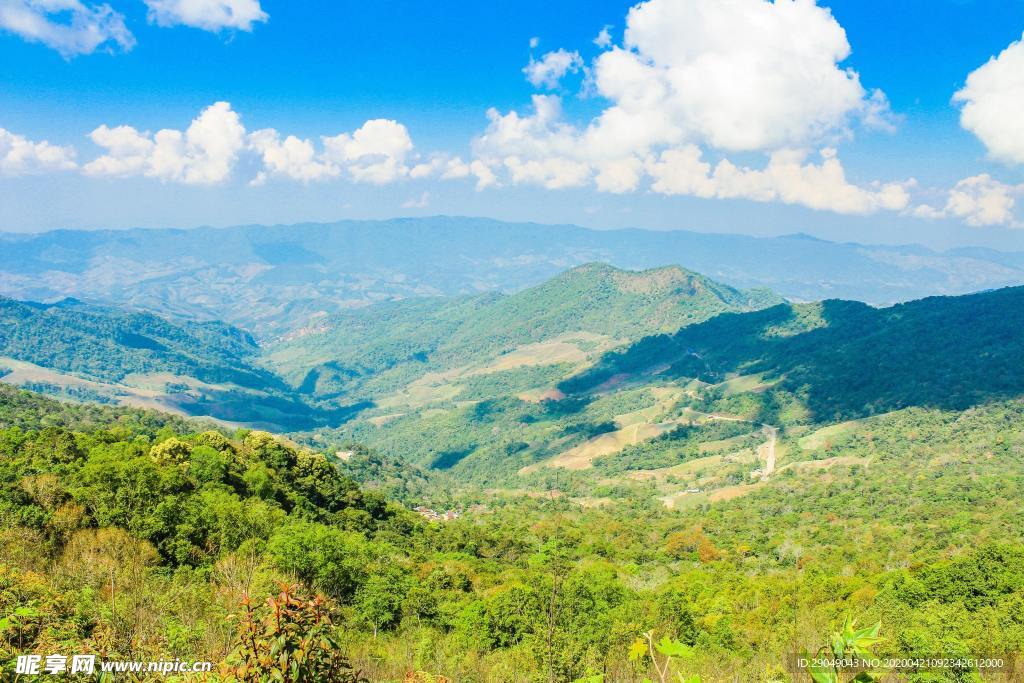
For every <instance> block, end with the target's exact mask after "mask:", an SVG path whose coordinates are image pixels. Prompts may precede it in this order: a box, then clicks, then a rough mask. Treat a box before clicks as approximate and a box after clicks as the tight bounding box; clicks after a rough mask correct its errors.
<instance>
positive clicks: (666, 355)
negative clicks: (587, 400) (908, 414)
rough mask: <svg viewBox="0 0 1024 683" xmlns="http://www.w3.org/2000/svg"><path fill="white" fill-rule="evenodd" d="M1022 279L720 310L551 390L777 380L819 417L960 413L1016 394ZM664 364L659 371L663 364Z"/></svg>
mask: <svg viewBox="0 0 1024 683" xmlns="http://www.w3.org/2000/svg"><path fill="white" fill-rule="evenodd" d="M1022 352H1024V288H1019V287H1018V288H1007V289H1001V290H997V291H993V292H985V293H981V294H975V295H970V296H961V297H931V298H928V299H922V300H919V301H913V302H910V303H906V304H900V305H897V306H893V307H890V308H883V309H876V308H871V307H870V306H867V305H866V304H862V303H857V302H850V301H838V300H831V301H824V302H821V303H816V304H797V305H788V304H786V305H780V306H774V307H772V308H769V309H765V310H763V311H757V312H754V313H739V314H735V313H725V314H722V315H719V316H717V317H715V318H713V319H711V320H709V321H707V322H704V323H701V324H699V325H694V326H691V327H686V328H683V329H681V330H680V331H679V332H677V333H675V334H672V335H657V336H653V337H647V338H645V339H642V340H641V341H639V342H637V343H636V344H634V345H632V346H630V347H628V348H627V349H625V350H623V351H621V352H613V353H610V354H608V355H606V356H605V357H604V358H603V359H602V360H601V361H600V362H599V363H598V364H597V365H596V366H595V367H594V368H593V369H591V370H589V371H586V372H584V373H583V374H581V375H577V376H575V377H572V378H569V379H568V380H566V381H565V382H563V383H562V384H561V385H560V386H559V388H560V389H561V390H562V391H563V392H565V393H566V394H570V395H575V396H579V395H580V394H584V393H586V392H589V391H592V390H593V389H594V388H596V387H597V386H599V385H600V384H601V383H602V382H605V381H606V380H607V379H609V378H610V377H613V376H615V375H618V374H623V373H625V374H630V375H636V374H642V373H645V372H650V371H652V370H654V369H659V370H661V372H660V374H659V376H660V377H669V378H674V379H683V378H697V379H701V380H703V381H706V382H712V383H714V382H719V381H722V380H723V379H725V377H726V376H727V375H728V374H729V373H740V374H753V373H763V374H764V375H765V376H766V377H770V378H782V379H781V382H780V383H779V384H778V385H777V387H778V388H779V389H782V390H785V391H788V392H791V393H793V394H796V395H798V396H799V397H800V398H801V399H802V400H803V402H804V403H805V404H806V406H807V407H808V408H809V409H810V410H811V411H812V413H813V415H814V419H815V420H816V421H819V422H825V421H831V420H839V419H850V418H855V417H863V416H865V415H871V414H876V413H881V412H886V411H890V410H897V409H900V408H905V407H909V406H922V407H935V408H944V409H953V410H962V409H965V408H968V407H970V406H972V405H977V404H980V403H984V402H986V401H990V400H998V399H1006V398H1012V397H1017V396H1021V395H1024V363H1022V362H1021V358H1022V357H1024V356H1022ZM666 366H667V370H666V369H664V368H665V367H666Z"/></svg>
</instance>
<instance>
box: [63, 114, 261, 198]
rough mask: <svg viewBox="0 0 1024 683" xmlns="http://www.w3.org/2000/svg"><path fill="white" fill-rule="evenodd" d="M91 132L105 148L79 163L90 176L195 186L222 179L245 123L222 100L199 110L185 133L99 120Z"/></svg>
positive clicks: (237, 149) (241, 142)
mask: <svg viewBox="0 0 1024 683" xmlns="http://www.w3.org/2000/svg"><path fill="white" fill-rule="evenodd" d="M90 137H91V138H92V141H93V142H95V143H96V144H97V145H98V146H100V147H103V148H105V149H106V150H107V152H106V154H104V155H102V156H100V157H98V158H97V159H94V160H93V161H91V162H89V163H88V164H86V165H85V166H84V167H83V170H84V171H85V173H87V174H89V175H113V176H131V175H145V176H147V177H151V178H159V179H161V180H164V181H173V182H180V183H186V184H194V185H208V184H214V183H219V182H222V181H223V180H226V179H227V178H228V176H229V175H230V174H231V170H232V169H233V168H234V165H235V162H236V160H237V159H238V155H239V153H240V152H241V151H242V150H243V149H244V148H245V145H246V140H245V128H244V127H243V126H242V123H241V121H240V119H239V117H238V114H236V113H235V112H234V111H232V109H231V105H230V104H228V103H227V102H217V103H216V104H213V105H211V106H209V107H207V108H206V109H204V110H203V112H202V113H201V114H200V115H199V116H198V117H196V119H195V120H193V121H192V123H191V125H189V127H188V128H187V129H186V130H185V131H184V132H183V131H180V130H172V129H164V130H160V131H157V132H156V133H155V134H150V133H149V132H139V131H138V130H136V129H135V128H132V127H131V126H118V127H116V128H109V127H108V126H105V125H104V126H100V127H99V128H97V129H96V130H94V131H93V132H92V133H91V134H90Z"/></svg>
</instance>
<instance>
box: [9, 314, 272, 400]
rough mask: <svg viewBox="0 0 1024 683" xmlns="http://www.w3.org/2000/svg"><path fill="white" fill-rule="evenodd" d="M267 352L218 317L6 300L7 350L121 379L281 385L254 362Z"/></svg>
mask: <svg viewBox="0 0 1024 683" xmlns="http://www.w3.org/2000/svg"><path fill="white" fill-rule="evenodd" d="M258 352H259V347H257V345H256V342H255V341H254V340H253V338H252V337H251V336H250V335H249V334H248V333H246V332H244V331H242V330H240V329H238V328H236V327H232V326H230V325H225V324H223V323H217V322H204V323H192V322H182V321H177V322H172V321H169V320H166V319H164V318H160V317H157V316H155V315H153V314H151V313H140V312H129V311H123V310H119V309H116V308H111V307H108V306H92V305H88V304H83V303H81V302H79V301H75V300H73V299H66V300H64V301H61V302H59V303H56V304H39V303H35V302H26V301H14V300H13V299H6V298H3V297H0V355H3V356H8V357H11V358H15V359H17V360H23V361H28V362H31V363H35V364H37V365H41V366H43V367H47V368H53V369H56V370H61V371H65V372H72V373H77V374H82V375H85V376H88V377H92V378H95V379H101V380H108V381H115V382H116V381H119V380H122V379H124V378H125V376H127V375H129V374H132V373H151V372H170V373H173V374H180V375H187V376H190V377H195V378H196V379H199V380H202V381H204V382H210V383H221V382H231V383H233V384H238V385H240V386H245V387H251V388H265V387H274V386H280V382H279V380H277V378H275V377H273V376H272V375H270V374H269V373H267V372H266V371H263V370H260V369H258V368H256V367H254V366H253V365H252V364H251V360H252V358H253V357H254V356H255V355H256V354H257V353H258Z"/></svg>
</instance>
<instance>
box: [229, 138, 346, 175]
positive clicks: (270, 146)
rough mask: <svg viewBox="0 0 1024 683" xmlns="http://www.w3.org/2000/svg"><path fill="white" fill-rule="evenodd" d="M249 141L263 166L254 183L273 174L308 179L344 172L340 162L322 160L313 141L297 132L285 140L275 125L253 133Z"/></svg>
mask: <svg viewBox="0 0 1024 683" xmlns="http://www.w3.org/2000/svg"><path fill="white" fill-rule="evenodd" d="M249 144H250V146H251V147H252V148H253V149H254V150H256V152H258V153H259V155H260V157H261V158H262V160H263V167H264V170H262V171H260V172H259V173H258V174H257V175H256V178H255V179H253V181H252V184H254V185H261V184H263V183H264V182H266V180H267V178H268V177H269V176H271V175H278V176H284V177H288V178H292V179H293V180H301V181H303V182H309V181H314V180H324V179H325V178H333V177H335V176H337V175H338V174H339V173H340V172H341V169H340V168H339V167H338V166H337V165H335V164H332V163H329V162H326V161H323V160H321V158H320V155H318V153H317V151H316V148H315V147H314V146H313V143H312V142H311V141H309V140H301V139H299V138H297V137H295V136H294V135H289V136H288V137H286V138H284V139H283V140H282V139H281V135H280V134H279V133H278V132H277V131H276V130H274V129H272V128H265V129H263V130H258V131H256V132H255V133H252V134H251V135H250V136H249Z"/></svg>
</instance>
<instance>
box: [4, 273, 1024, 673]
mask: <svg viewBox="0 0 1024 683" xmlns="http://www.w3.org/2000/svg"><path fill="white" fill-rule="evenodd" d="M1022 315H1024V288H1013V287H1010V288H1004V289H999V290H995V291H988V292H981V293H976V294H969V295H964V296H955V297H929V298H925V299H920V300H914V301H909V302H906V303H901V304H896V305H893V306H869V305H867V304H864V303H860V302H855V301H842V300H825V301H817V302H809V303H797V302H790V301H786V300H785V299H783V297H781V296H779V295H777V294H775V293H773V292H770V291H766V290H764V289H755V290H739V289H736V288H733V287H730V286H727V285H724V284H721V283H719V282H716V281H714V280H712V279H710V278H708V277H706V276H704V275H700V274H698V273H695V272H693V271H689V270H686V269H684V268H681V267H678V266H669V267H660V268H655V269H649V270H644V271H625V270H621V269H618V268H614V267H612V266H609V265H606V264H601V263H595V264H584V265H581V266H577V267H575V268H571V269H568V270H566V271H564V272H562V273H560V274H558V275H556V276H555V277H553V278H552V279H549V280H547V281H546V282H543V283H541V284H538V285H536V286H533V287H527V288H524V289H521V290H519V291H516V292H514V293H500V292H484V293H473V294H455V295H449V296H436V295H431V296H424V297H418V296H417V297H411V298H401V299H396V300H385V301H380V302H378V303H374V304H371V305H364V306H361V307H358V308H350V309H344V310H338V311H335V312H333V313H329V314H314V315H312V316H310V317H306V318H304V319H303V320H302V321H301V323H297V325H298V326H297V327H296V328H295V329H292V330H291V331H289V332H287V333H284V334H280V335H279V336H276V337H274V338H263V339H258V338H257V336H256V335H255V334H253V333H252V332H250V331H247V330H245V329H243V328H240V327H236V326H234V325H231V324H227V323H221V322H216V321H196V320H189V319H185V318H180V317H174V316H171V317H166V318H164V317H161V316H156V315H153V314H151V313H146V312H142V311H139V310H135V309H132V308H119V307H113V306H107V305H98V304H87V303H83V302H81V301H77V300H65V301H60V302H56V303H51V304H43V303H35V302H25V301H15V300H10V299H0V317H2V322H3V323H4V326H3V328H2V329H0V455H3V458H2V459H0V469H2V470H3V471H4V472H5V473H6V474H5V477H6V479H5V481H6V482H7V483H6V484H5V486H6V488H3V489H2V491H0V516H4V519H6V520H8V521H9V522H10V523H11V525H12V528H14V529H16V531H12V532H5V533H7V534H8V535H7V536H3V535H2V534H0V566H5V567H14V568H16V569H14V570H3V571H13V572H14V573H10V574H3V572H2V571H0V580H6V581H9V582H13V583H9V584H8V585H14V586H17V590H19V591H22V592H24V591H31V590H36V591H43V592H42V593H38V596H39V597H37V598H34V599H35V600H36V601H37V604H39V605H43V606H44V608H43V609H42V611H41V612H40V614H41V615H42V616H41V617H40V619H41V622H40V623H46V624H50V625H51V626H48V627H47V628H50V627H53V628H56V627H57V626H58V625H60V624H64V623H66V622H65V617H63V616H61V613H60V611H59V610H60V608H59V607H58V606H56V603H52V602H47V601H51V600H53V599H55V598H54V597H53V596H55V595H58V594H59V595H64V596H73V598H72V599H74V600H77V601H79V602H82V601H88V600H89V597H88V596H89V595H91V593H89V592H88V590H85V592H77V589H75V588H72V587H71V586H70V584H67V583H62V582H63V581H65V579H64V578H59V577H64V576H66V575H67V576H75V574H74V572H71V573H70V574H68V573H67V572H68V571H70V570H65V569H62V570H61V571H62V572H65V573H64V574H60V575H59V576H58V575H54V577H55V578H52V579H49V578H48V579H47V582H49V583H47V582H44V586H43V587H39V586H36V587H35V588H33V587H32V585H33V584H31V583H30V582H31V581H33V580H34V579H32V576H33V574H32V572H33V571H34V569H33V568H34V567H40V566H59V567H66V566H68V564H67V563H68V562H72V559H71V558H70V556H69V553H70V552H72V550H70V548H73V547H75V546H72V545H70V544H71V543H73V542H75V541H74V539H78V538H85V535H88V534H98V533H113V534H126V535H125V536H119V537H118V538H119V539H120V540H119V541H118V542H119V543H121V544H128V546H130V547H133V548H136V550H137V551H138V554H137V555H136V556H137V557H143V556H144V557H147V558H150V559H147V560H146V562H149V563H151V565H152V567H153V569H152V570H150V569H145V570H143V569H140V570H139V571H137V572H136V573H134V574H132V575H131V576H134V577H136V578H135V579H131V578H130V577H127V578H126V577H122V579H121V580H135V581H138V583H136V584H133V585H134V586H136V588H135V590H137V591H139V592H140V594H144V595H155V594H158V593H160V592H163V591H169V590H174V589H173V588H172V587H171V585H170V584H169V583H168V582H171V583H174V582H182V583H181V584H180V585H183V586H187V590H188V591H189V592H190V593H191V594H192V595H196V596H206V597H203V598H201V603H202V604H185V605H182V606H178V607H172V606H170V605H158V604H156V602H153V603H152V604H151V605H150V606H148V607H145V608H144V609H143V608H139V607H136V608H133V607H131V606H130V605H129V604H128V603H127V602H125V603H123V604H122V603H119V602H118V599H117V598H116V595H115V596H113V598H112V599H113V602H114V606H113V608H112V609H111V611H110V615H111V616H110V618H116V619H117V620H118V621H117V622H116V623H118V624H124V625H128V624H134V626H132V627H131V628H135V629H141V630H143V631H147V632H148V633H149V635H148V636H147V637H149V638H151V639H152V642H154V643H162V645H160V646H159V647H163V648H172V649H173V648H174V647H177V646H176V645H174V644H173V642H176V641H170V640H168V635H167V633H166V632H165V631H162V630H161V629H160V628H157V627H155V626H153V625H152V624H154V623H176V620H182V621H183V622H185V621H187V622H189V623H192V622H195V621H196V620H200V621H203V620H205V622H206V623H210V622H209V620H211V619H213V620H216V619H221V618H223V617H224V616H225V615H227V614H231V613H233V612H232V610H233V609H234V608H233V607H232V603H231V599H234V598H231V599H228V598H227V597H226V596H229V595H234V596H236V595H237V592H238V590H239V588H238V581H240V580H242V579H241V578H239V577H240V576H241V575H240V574H239V573H238V572H242V573H243V574H245V575H246V576H248V578H246V579H244V580H245V581H249V582H252V581H255V582H256V584H258V585H259V588H258V590H261V591H265V592H266V591H269V590H272V589H271V587H270V586H271V582H272V580H274V579H276V578H277V577H286V578H288V579H289V580H293V581H295V582H297V584H296V585H297V586H298V588H297V590H306V589H308V590H315V591H318V592H321V593H323V594H324V595H326V596H328V598H329V599H330V600H332V601H335V602H336V604H338V605H339V609H340V611H339V612H338V614H339V615H340V616H339V618H341V619H343V620H344V623H345V624H346V628H345V630H344V631H343V633H344V643H343V649H344V651H345V653H346V656H347V657H349V658H351V662H352V663H353V665H354V666H356V667H357V668H358V669H360V670H361V671H363V672H364V673H367V674H369V675H370V680H381V681H397V680H401V677H402V676H404V675H405V674H404V673H403V672H408V671H409V670H422V671H433V672H437V673H443V675H445V676H448V677H450V679H451V680H460V681H466V682H467V683H468V682H469V681H474V680H479V679H478V678H475V677H474V676H476V675H477V674H479V673H480V672H484V674H483V675H484V679H483V680H489V681H499V680H500V681H504V680H507V678H506V676H507V672H508V671H510V670H527V671H534V672H540V673H538V675H539V676H541V677H543V676H546V675H547V674H544V673H543V672H544V671H546V669H547V668H549V667H555V668H556V669H557V671H560V672H563V673H557V674H555V678H554V679H553V680H560V681H577V680H587V679H586V678H585V676H586V675H590V674H592V673H593V672H596V671H603V672H605V674H606V675H608V676H610V678H609V680H636V676H635V675H634V674H636V671H635V670H633V669H631V668H630V667H631V666H632V664H630V663H629V661H630V660H629V659H628V649H629V646H630V643H631V642H632V639H634V638H635V637H636V636H635V633H636V632H637V629H638V628H640V626H639V625H642V626H643V628H647V629H655V630H656V631H658V632H661V633H664V634H666V635H667V636H670V637H672V638H676V639H677V640H678V642H679V643H681V644H682V645H683V646H685V647H687V648H692V649H693V651H694V653H696V654H694V656H693V658H692V659H690V660H688V663H687V665H686V666H687V667H688V670H690V671H693V672H695V673H699V674H700V675H701V676H702V677H703V678H704V679H705V680H709V681H718V680H723V681H724V680H765V681H769V680H770V681H783V680H789V679H787V678H785V676H786V673H785V671H783V670H781V669H779V664H778V662H780V661H783V660H784V658H785V652H787V651H788V650H789V648H791V647H792V643H798V644H800V645H801V646H806V647H814V646H815V643H817V642H820V639H821V638H822V637H823V636H822V634H823V633H825V631H826V630H827V626H826V625H827V624H828V623H831V622H833V621H835V619H837V618H838V617H839V616H840V613H841V612H844V611H845V612H847V613H851V612H852V613H856V614H858V615H861V617H862V618H864V619H866V620H871V621H879V622H881V624H882V626H883V627H884V628H885V629H886V632H887V633H888V634H889V635H888V640H886V641H885V643H884V644H883V645H882V647H883V648H884V651H892V652H904V651H908V649H913V648H921V647H929V648H930V647H938V645H937V644H936V643H938V642H939V639H940V638H946V639H947V640H945V641H943V642H954V643H956V646H957V647H961V648H967V649H970V648H979V647H982V645H985V646H988V645H989V644H990V643H993V642H994V643H997V645H998V648H1000V652H1014V651H1016V648H1018V647H1019V645H1018V630H1016V629H1017V627H1016V626H1014V625H1013V624H1015V623H1016V622H1015V621H1014V619H1015V618H1016V617H1014V616H1012V615H1015V614H1016V613H1017V606H1018V605H1019V601H1020V600H1021V599H1024V593H1022V592H1021V591H1022V590H1024V589H1021V588H1020V587H1021V586H1024V583H1022V582H1021V581H1019V580H1018V578H1016V577H1018V575H1019V576H1024V551H1022V550H1021V548H1024V537H1021V535H1020V529H1021V528H1024V525H1021V524H1019V521H1020V520H1021V519H1024V508H1022V507H1021V503H1020V501H1022V500H1024V442H1022V441H1021V439H1022V436H1021V435H1022V431H1021V429H1020V425H1021V424H1024V422H1022V420H1024V407H1022V404H1021V400H1022V397H1024V374H1022V372H1024V371H1022V369H1021V367H1022V366H1021V365H1020V363H1019V358H1020V357H1022V355H1021V354H1022V352H1024V348H1021V346H1022V344H1024V335H1022V334H1021V330H1024V318H1022ZM954 342H955V343H954ZM3 385H8V386H3ZM14 387H20V388H22V389H28V390H29V391H28V392H25V391H18V390H17V389H15V388H14ZM43 395H45V396H47V397H49V398H44V397H43ZM53 398H56V399H59V400H60V402H54V401H53V400H51V399H53ZM154 411H155V412H154ZM262 430H269V431H262ZM271 432H276V433H277V435H276V436H275V435H274V434H272V433H271ZM142 490H145V491H147V492H148V493H146V494H145V495H146V496H147V500H148V501H159V502H158V503H157V505H156V507H155V508H152V509H150V508H151V505H150V503H146V504H142V503H135V502H132V501H134V500H135V499H134V496H136V495H139V491H142ZM105 492H107V493H105ZM4 496H6V497H4ZM111 496H113V497H111ZM19 510H20V511H21V512H19ZM69 515H70V520H71V521H64V520H66V518H68V516H69ZM62 525H63V526H62ZM112 530H113V531H112ZM11 534H14V535H11ZM18 534H20V535H18ZM18 538H31V539H35V540H34V541H33V543H34V544H35V545H36V546H37V547H38V548H39V551H38V552H37V553H35V554H25V553H21V554H17V553H15V551H14V548H15V547H16V542H17V539H18ZM90 538H91V536H90ZM47 539H49V540H47ZM979 539H980V541H979ZM851 543H852V544H851ZM132 544H134V545H132ZM854 546H856V547H854ZM133 552H134V551H133ZM974 566H985V567H986V570H985V571H986V572H989V573H990V575H992V576H1001V577H1004V578H1003V579H999V581H1003V582H1004V583H999V584H997V585H992V584H991V583H989V582H988V581H987V579H982V578H981V575H979V574H976V573H973V570H972V569H971V568H972V567H974ZM172 568H173V571H174V572H175V573H174V577H177V578H173V579H171V578H168V577H169V576H170V575H169V574H166V573H161V572H163V571H164V569H172ZM133 571H135V570H133ZM211 571H212V573H209V572H211ZM203 572H206V573H203ZM5 577H6V578H5ZM204 577H205V578H204ZM73 581H76V582H78V583H81V584H82V585H83V586H89V585H91V584H90V581H93V579H91V578H89V577H87V576H82V577H77V578H74V579H73ZM175 585H178V584H175ZM921 586H928V588H927V590H925V589H923V588H921ZM89 590H102V586H100V588H98V589H89ZM48 591H49V592H48ZM108 597H109V596H108ZM552 601H554V604H556V605H558V614H557V615H555V614H554V613H552V612H550V604H551V603H552ZM4 604H5V603H4V602H3V598H2V597H0V608H3V606H4ZM545 605H548V607H545ZM133 609H135V610H136V611H134V612H133V611H132V610H133ZM139 609H141V610H142V611H141V612H140V611H138V610H139ZM147 613H148V614H150V616H148V617H145V616H140V615H143V614H147ZM133 615H136V616H133ZM155 615H159V616H158V617H157V616H155ZM510 615H519V616H517V617H515V618H514V619H513V618H512V617H511V616H510ZM936 615H939V616H938V617H937V616H936ZM981 615H984V616H983V617H982V616H981ZM106 618H108V617H103V616H101V617H99V618H98V619H99V621H98V622H97V623H103V620H104V619H106ZM937 618H939V619H941V620H942V622H943V623H949V622H950V621H956V622H957V623H962V624H964V626H962V627H959V628H958V630H957V631H956V633H955V635H953V636H949V634H948V632H946V631H944V630H942V629H940V628H938V627H936V626H935V625H934V623H935V622H934V620H935V619H937ZM979 618H984V619H988V620H989V621H987V622H985V623H986V625H985V626H971V625H970V624H975V623H978V622H977V621H976V620H977V619H979ZM136 619H142V621H136ZM996 621H998V622H999V623H1000V624H1001V625H1000V626H998V627H997V626H993V624H994V623H995V622H996ZM146 624H149V625H146ZM124 628H128V627H127V626H125V627H124ZM40 633H42V631H41V632H40ZM196 633H197V634H201V637H202V638H203V639H205V640H204V641H203V642H204V643H206V644H205V645H202V646H200V645H198V644H197V643H198V641H196V640H190V641H188V642H189V643H190V644H189V645H188V647H189V648H192V649H195V648H197V647H203V648H207V650H205V651H206V652H208V653H209V656H210V657H213V658H219V659H223V658H228V659H230V657H231V656H232V655H231V654H230V653H231V652H232V651H233V650H232V648H235V647H238V646H237V643H233V641H232V640H231V636H230V633H228V632H225V631H223V630H221V631H215V630H211V629H209V628H207V629H205V630H201V631H200V630H197V631H196ZM39 637H42V636H39ZM74 637H75V638H79V639H95V638H98V637H99V635H98V632H96V631H94V630H92V628H91V627H82V628H81V629H80V630H79V631H78V632H77V635H76V636H74ZM111 637H114V636H111ZM196 637H200V635H197V636H196ZM950 637H952V638H953V640H952V641H949V640H948V638H950ZM90 642H91V641H90ZM114 642H115V643H116V644H115V647H118V648H120V651H124V652H128V651H133V652H134V651H139V648H138V647H137V646H135V645H132V644H131V643H129V642H128V641H126V640H124V639H123V638H122V639H120V640H116V641H114ZM410 642H419V643H421V649H420V650H418V651H416V652H413V651H410V650H409V649H408V644H409V643H410ZM555 642H557V643H559V645H558V647H557V648H554V647H553V646H552V648H551V649H548V648H547V644H551V643H555ZM182 651H184V650H182ZM225 661H227V660H225ZM581 677H584V678H581ZM524 680H525V679H524ZM530 680H533V679H530ZM922 680H923V679H922ZM936 680H945V679H936Z"/></svg>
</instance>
